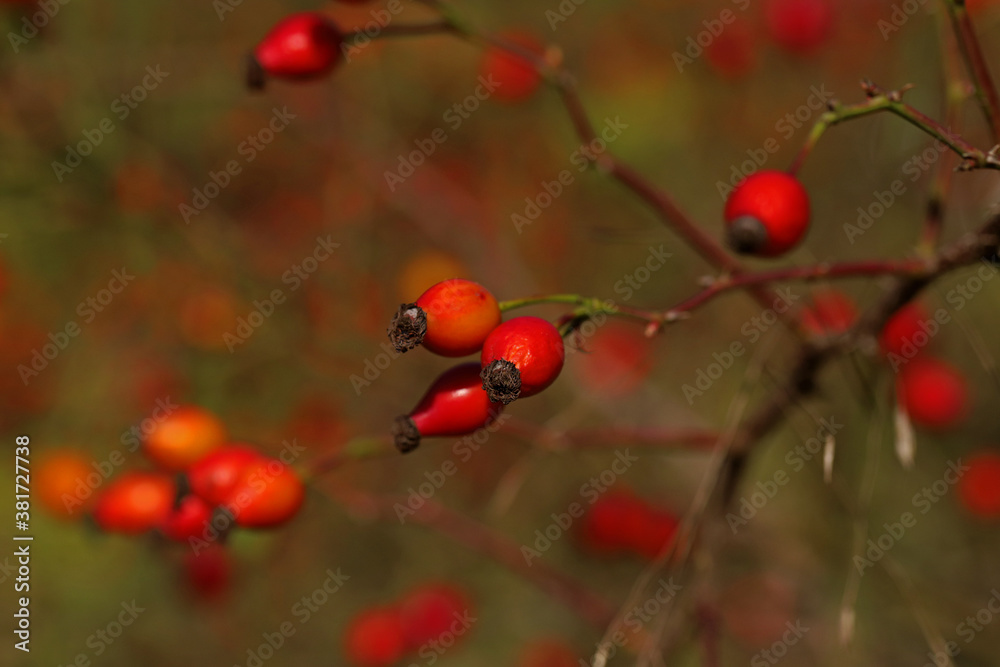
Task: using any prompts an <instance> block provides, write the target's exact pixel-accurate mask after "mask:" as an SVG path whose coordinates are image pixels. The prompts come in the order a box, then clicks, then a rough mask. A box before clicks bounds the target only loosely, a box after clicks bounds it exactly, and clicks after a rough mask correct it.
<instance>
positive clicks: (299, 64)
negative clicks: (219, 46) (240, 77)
mask: <svg viewBox="0 0 1000 667" xmlns="http://www.w3.org/2000/svg"><path fill="white" fill-rule="evenodd" d="M341 41H342V37H341V35H340V31H339V30H337V28H336V26H334V25H333V23H331V22H330V21H329V19H327V18H326V17H325V16H323V15H322V14H318V13H316V12H300V13H297V14H292V15H290V16H287V17H285V18H284V19H282V20H281V21H279V22H278V23H277V24H276V25H275V26H274V27H273V28H271V31H270V32H268V33H267V35H265V36H264V39H262V40H261V41H260V43H259V44H258V45H257V47H256V48H255V49H254V50H253V53H252V54H251V55H250V59H249V69H248V71H247V84H248V85H249V86H250V87H251V88H263V87H264V80H265V77H267V76H272V77H275V78H279V79H289V80H294V81H303V80H309V79H317V78H320V77H322V76H323V75H324V74H326V73H327V72H329V71H330V70H332V69H333V68H334V66H335V65H336V64H337V63H338V62H339V59H340V45H341Z"/></svg>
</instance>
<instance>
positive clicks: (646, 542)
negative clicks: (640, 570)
mask: <svg viewBox="0 0 1000 667" xmlns="http://www.w3.org/2000/svg"><path fill="white" fill-rule="evenodd" d="M679 525H680V522H679V521H678V519H677V516H676V515H675V514H674V513H673V512H670V511H668V510H665V509H662V508H659V507H656V506H655V505H652V504H650V503H649V502H648V501H646V500H644V499H643V498H640V497H639V496H637V495H635V494H634V493H633V492H632V491H628V490H624V491H610V492H608V493H606V494H604V495H603V496H601V497H600V498H598V499H597V500H596V501H594V504H593V505H592V506H591V508H590V511H588V512H587V514H586V515H584V518H583V521H582V522H581V524H580V532H579V534H578V538H579V542H580V544H581V545H582V546H583V547H584V548H585V549H587V550H588V551H591V552H593V553H597V554H601V555H607V556H610V555H617V554H635V555H638V556H641V557H643V558H648V559H653V558H656V556H658V555H659V554H660V552H661V551H662V550H663V548H664V547H665V546H666V545H668V544H669V543H670V540H672V539H673V537H674V534H675V533H676V532H677V528H678V526H679Z"/></svg>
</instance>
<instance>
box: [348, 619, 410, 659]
mask: <svg viewBox="0 0 1000 667" xmlns="http://www.w3.org/2000/svg"><path fill="white" fill-rule="evenodd" d="M405 651H406V640H405V638H404V636H403V628H402V624H401V623H400V618H399V612H398V611H397V610H396V609H395V608H393V607H375V608H373V609H369V610H367V611H363V612H361V613H360V614H358V615H357V616H356V617H355V618H354V619H353V620H352V621H351V622H350V623H349V624H348V626H347V629H346V630H345V632H344V653H345V654H346V656H347V659H348V660H349V661H350V662H351V663H352V664H354V665H359V667H390V666H391V665H395V664H396V663H397V662H399V660H400V659H401V658H402V657H403V654H404V653H405Z"/></svg>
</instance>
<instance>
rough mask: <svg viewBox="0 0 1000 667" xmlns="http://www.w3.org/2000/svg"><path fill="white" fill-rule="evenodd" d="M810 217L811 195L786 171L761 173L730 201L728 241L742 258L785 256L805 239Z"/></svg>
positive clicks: (736, 189)
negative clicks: (742, 255)
mask: <svg viewBox="0 0 1000 667" xmlns="http://www.w3.org/2000/svg"><path fill="white" fill-rule="evenodd" d="M809 216H810V209H809V195H808V193H806V189H805V188H804V187H802V184H801V183H800V182H799V181H798V179H796V178H795V177H794V176H791V175H789V174H786V173H785V172H782V171H774V170H767V169H765V170H762V171H758V172H757V173H755V174H751V175H750V176H748V177H747V178H746V179H745V180H744V181H742V182H741V183H740V184H739V185H737V186H736V188H735V189H734V190H733V191H732V192H731V193H730V194H729V198H728V199H727V200H726V210H725V222H726V240H727V242H728V243H729V246H730V247H731V248H732V249H733V250H735V251H736V252H738V253H741V254H745V255H757V256H759V257H776V256H778V255H783V254H784V253H786V252H788V251H789V250H791V249H792V248H794V247H795V246H796V245H798V244H799V242H800V241H801V240H802V238H803V237H804V236H805V233H806V230H807V229H808V228H809Z"/></svg>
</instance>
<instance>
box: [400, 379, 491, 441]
mask: <svg viewBox="0 0 1000 667" xmlns="http://www.w3.org/2000/svg"><path fill="white" fill-rule="evenodd" d="M479 370H480V368H479V364H478V363H476V362H474V361H472V362H469V363H466V364H461V365H459V366H455V367H453V368H451V369H449V370H447V371H445V372H444V373H442V374H441V375H440V376H439V377H438V378H437V379H436V380H434V382H433V384H431V386H430V388H429V389H428V390H427V393H426V394H424V396H423V398H421V399H420V402H419V403H417V406H416V407H415V408H413V410H411V411H410V414H408V415H400V416H399V417H396V422H395V424H394V425H393V429H392V434H393V439H394V440H395V443H396V448H397V449H399V451H401V452H402V453H404V454H405V453H407V452H411V451H413V450H414V449H416V448H417V446H418V445H420V439H421V438H422V437H435V436H451V435H467V434H469V433H472V432H474V431H475V430H476V429H479V428H482V427H483V426H486V425H487V424H489V423H490V421H491V420H493V419H495V418H496V416H497V415H498V414H500V411H501V410H503V405H502V404H500V403H494V402H491V401H490V400H489V398H488V397H487V395H486V392H485V391H484V390H483V387H482V380H480V379H479Z"/></svg>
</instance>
